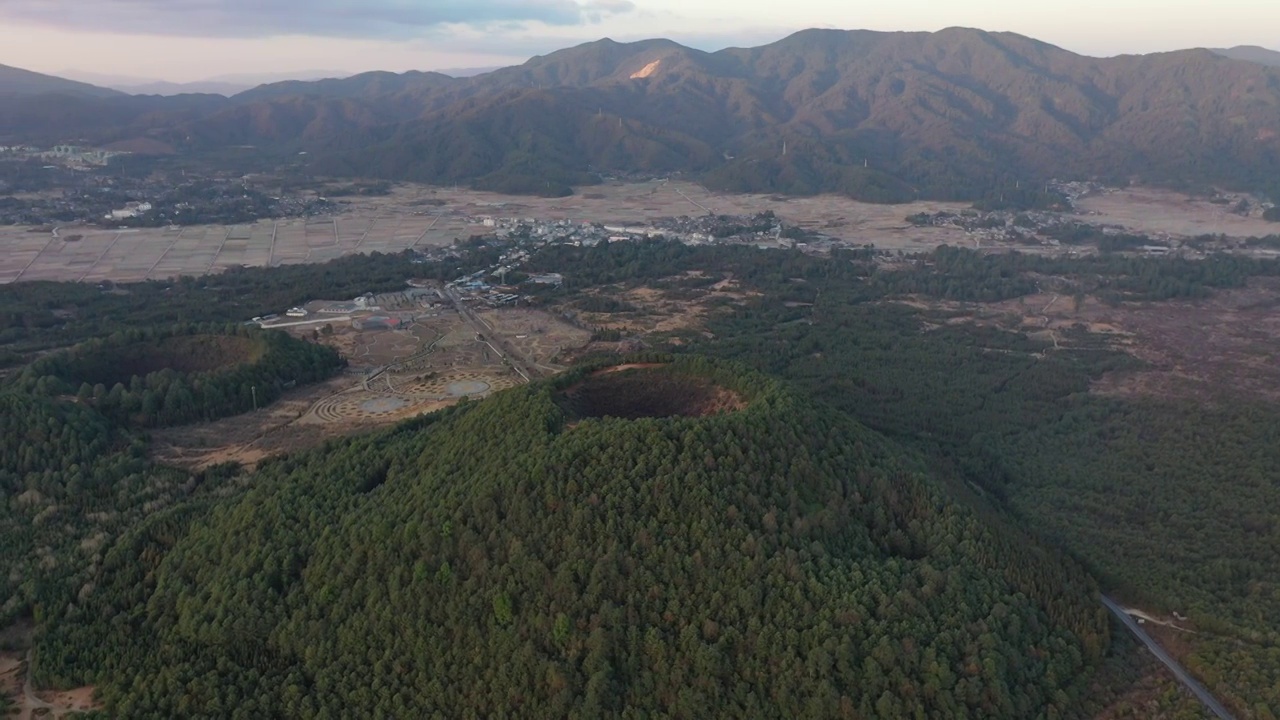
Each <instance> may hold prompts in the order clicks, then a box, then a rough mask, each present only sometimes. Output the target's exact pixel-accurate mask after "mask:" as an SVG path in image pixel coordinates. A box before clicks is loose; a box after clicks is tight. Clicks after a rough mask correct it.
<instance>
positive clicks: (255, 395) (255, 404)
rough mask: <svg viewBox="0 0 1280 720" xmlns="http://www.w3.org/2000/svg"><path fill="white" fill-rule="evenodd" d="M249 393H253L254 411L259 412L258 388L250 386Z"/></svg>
mask: <svg viewBox="0 0 1280 720" xmlns="http://www.w3.org/2000/svg"><path fill="white" fill-rule="evenodd" d="M249 391H250V392H252V393H253V411H254V412H258V386H257V385H252V386H250V387H249Z"/></svg>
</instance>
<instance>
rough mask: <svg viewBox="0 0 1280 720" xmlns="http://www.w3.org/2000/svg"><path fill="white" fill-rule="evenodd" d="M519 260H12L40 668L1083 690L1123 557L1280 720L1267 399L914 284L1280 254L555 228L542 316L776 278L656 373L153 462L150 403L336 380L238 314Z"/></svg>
mask: <svg viewBox="0 0 1280 720" xmlns="http://www.w3.org/2000/svg"><path fill="white" fill-rule="evenodd" d="M498 251H499V249H498V248H497V247H495V246H494V245H492V244H488V245H486V244H484V243H472V244H469V245H468V247H467V249H466V250H465V251H460V252H459V255H458V257H456V258H451V259H450V260H449V261H447V262H443V263H434V264H418V263H415V262H413V258H411V257H409V256H407V255H406V256H370V257H363V258H349V259H344V260H341V261H336V262H334V263H330V264H327V265H316V266H291V267H286V268H278V269H273V270H239V271H234V272H229V273H226V274H224V275H220V276H216V277H209V278H182V279H179V280H176V281H174V282H172V283H156V282H150V283H140V284H135V285H122V286H119V287H115V286H102V287H94V286H86V285H75V284H34V285H24V286H20V287H15V286H10V287H6V288H0V343H2V345H0V360H3V363H0V364H5V365H8V369H7V371H6V372H7V374H6V375H5V376H4V379H3V385H2V386H0V409H2V410H3V413H0V423H2V424H3V425H2V426H0V431H3V435H2V436H0V451H2V454H0V493H3V495H2V496H0V497H2V500H3V502H2V503H0V560H3V562H4V566H5V568H6V569H7V570H8V572H7V573H5V574H3V575H0V596H2V597H3V598H4V601H3V604H0V621H4V622H6V623H7V622H9V621H12V620H15V619H19V618H30V619H33V620H34V621H35V623H36V626H37V649H36V662H35V664H34V668H33V671H34V677H35V680H36V682H37V684H38V685H41V686H54V687H60V686H68V685H72V684H77V683H92V684H94V685H95V686H97V687H98V688H99V690H100V692H101V694H102V697H103V698H104V701H105V702H106V703H107V708H108V709H107V713H108V714H109V715H111V716H120V717H178V716H182V717H185V716H206V717H224V716H243V717H263V716H283V717H338V716H349V715H351V714H356V715H369V716H375V715H378V714H381V715H382V716H405V715H412V716H431V715H433V714H434V715H437V716H440V717H454V716H466V715H467V714H468V713H470V714H472V715H475V716H483V715H498V714H501V713H502V712H508V713H511V714H513V715H524V714H550V715H560V716H577V717H598V716H639V715H647V714H662V713H667V714H675V715H687V716H704V715H706V716H717V715H720V716H733V717H744V716H753V715H775V716H781V715H786V716H833V717H839V716H849V717H900V716H901V717H909V716H919V717H936V716H969V717H1019V718H1021V717H1083V716H1086V715H1088V714H1089V713H1090V712H1092V711H1093V710H1096V709H1097V707H1098V702H1099V698H1097V697H1091V696H1090V692H1091V691H1093V689H1094V688H1096V686H1097V684H1098V683H1099V682H1101V681H1102V680H1104V679H1105V678H1106V677H1109V676H1111V675H1114V674H1115V673H1116V671H1115V670H1114V667H1115V666H1116V665H1117V664H1124V663H1125V662H1127V661H1126V660H1125V659H1124V658H1125V657H1127V656H1118V655H1117V653H1118V652H1119V653H1128V652H1132V650H1131V648H1130V649H1129V650H1123V649H1122V650H1116V648H1117V647H1121V648H1125V647H1129V646H1127V645H1125V643H1123V642H1120V643H1117V642H1116V641H1115V639H1114V638H1113V637H1112V632H1111V630H1110V626H1109V624H1108V622H1107V619H1106V617H1105V615H1104V614H1103V613H1102V611H1101V606H1100V605H1098V604H1097V602H1096V592H1097V590H1096V588H1095V586H1094V583H1095V582H1097V583H1098V584H1100V585H1101V587H1102V588H1103V589H1105V590H1106V591H1108V592H1109V593H1112V594H1113V595H1115V596H1117V597H1119V598H1121V599H1122V600H1125V601H1128V602H1131V603H1134V604H1137V605H1140V606H1141V607H1144V608H1146V609H1149V610H1153V611H1163V612H1174V611H1176V612H1180V613H1182V614H1185V615H1189V616H1190V618H1191V621H1192V622H1194V623H1195V625H1196V626H1197V628H1198V629H1200V630H1201V633H1200V634H1199V635H1196V636H1194V637H1191V638H1189V639H1188V643H1189V645H1190V651H1189V654H1188V655H1187V656H1186V660H1187V663H1186V664H1187V665H1188V666H1189V667H1190V668H1191V669H1192V670H1193V671H1194V672H1196V673H1197V674H1199V675H1200V676H1201V677H1202V679H1204V680H1206V682H1208V684H1209V685H1210V686H1211V687H1212V688H1213V690H1214V692H1215V693H1216V694H1218V695H1219V696H1221V697H1222V698H1223V699H1224V700H1226V701H1227V702H1228V703H1229V704H1230V705H1231V706H1232V708H1233V710H1234V711H1236V712H1237V713H1238V715H1239V716H1240V717H1243V718H1270V717H1274V715H1273V712H1272V708H1276V707H1280V689H1278V688H1280V685H1277V681H1278V679H1280V637H1278V636H1277V634H1276V628H1275V623H1274V618H1275V617H1280V575H1278V574H1277V568H1280V556H1277V550H1276V548H1280V535H1277V533H1280V523H1277V521H1276V515H1275V511H1274V508H1275V507H1278V506H1280V488H1277V486H1276V484H1275V482H1274V478H1275V477H1277V476H1278V475H1280V453H1278V452H1277V450H1276V447H1277V444H1276V442H1275V439H1276V438H1277V437H1278V436H1280V410H1278V409H1277V408H1276V407H1275V406H1274V405H1273V404H1271V403H1269V402H1267V401H1264V400H1261V399H1258V398H1251V397H1241V396H1238V395H1232V394H1231V393H1230V390H1229V388H1224V389H1223V390H1222V392H1223V395H1222V398H1221V399H1220V401H1218V402H1214V403H1212V404H1210V405H1205V404H1203V403H1201V402H1198V401H1193V400H1191V399H1179V398H1176V397H1171V398H1141V397H1138V398H1127V399H1120V398H1109V397H1103V396H1099V395H1096V394H1092V393H1090V387H1091V385H1092V384H1093V383H1094V382H1095V381H1096V380H1097V379H1098V378H1100V377H1102V376H1103V375H1104V374H1106V373H1109V372H1115V371H1123V370H1126V369H1132V368H1135V367H1137V365H1138V363H1137V361H1136V360H1134V359H1133V358H1132V357H1130V356H1129V355H1126V354H1124V353H1121V352H1119V351H1117V350H1116V349H1114V348H1113V347H1111V346H1110V345H1109V344H1108V343H1107V342H1106V341H1105V340H1104V339H1101V338H1095V337H1092V336H1089V335H1088V334H1087V333H1084V332H1083V331H1081V332H1080V333H1078V334H1077V335H1076V336H1073V338H1072V339H1073V342H1074V349H1073V351H1072V352H1070V353H1060V352H1049V351H1048V348H1047V347H1046V346H1045V344H1044V342H1042V341H1039V340H1035V339H1033V338H1030V337H1027V336H1024V335H1022V334H1018V333H1012V332H1005V331H1002V330H998V329H995V328H992V327H981V326H976V325H970V324H963V323H962V324H955V323H948V322H945V320H946V318H945V317H943V316H941V315H940V314H939V312H938V311H929V310H921V309H918V308H917V307H911V306H907V305H904V304H900V303H897V302H894V300H895V299H898V298H903V297H908V296H909V297H915V298H927V299H935V300H945V301H949V302H953V303H985V302H991V301H998V300H1007V299H1012V298H1017V297H1020V296H1023V295H1027V294H1031V293H1034V292H1037V291H1038V290H1039V289H1040V288H1041V286H1042V285H1043V284H1044V283H1047V282H1054V283H1056V284H1055V286H1054V292H1057V293H1060V294H1062V295H1066V296H1070V295H1073V294H1074V295H1080V296H1084V295H1091V296H1095V297H1099V298H1102V299H1104V300H1105V301H1106V302H1109V303H1114V304H1124V303H1134V302H1144V303H1151V302H1162V301H1165V300H1170V299H1196V298H1203V297H1209V296H1211V295H1212V294H1213V293H1215V292H1219V291H1220V290H1222V289H1225V288H1235V287H1241V286H1243V285H1244V284H1246V283H1248V282H1249V281H1250V279H1251V278H1257V277H1260V276H1273V275H1277V274H1280V264H1277V263H1276V262H1274V261H1258V260H1249V259H1244V258H1239V257H1235V256H1215V257H1211V258H1209V259H1207V260H1205V261H1202V262H1189V261H1182V260H1178V259H1176V258H1130V257H1124V256H1122V255H1118V254H1107V255H1099V256H1095V257H1084V258H1045V257H1036V256H1027V255H1019V254H1008V255H982V254H979V253H974V252H970V251H966V250H959V249H954V248H942V249H939V250H938V251H936V252H933V253H929V254H925V255H919V256H914V257H906V258H895V259H893V261H892V262H890V263H888V264H885V263H884V262H882V261H883V260H884V258H877V257H876V254H875V252H874V251H872V250H865V251H858V252H840V253H837V254H835V255H834V256H833V257H830V258H818V257H813V256H809V255H805V254H802V253H799V252H794V251H760V250H756V249H753V248H745V247H731V246H706V247H688V246H684V245H681V244H679V243H673V242H663V241H655V242H649V243H612V244H606V245H601V246H597V247H595V248H565V247H552V248H547V249H545V250H542V251H541V252H539V253H538V254H537V255H536V256H535V257H534V260H533V262H532V264H531V265H530V267H528V268H527V269H528V270H530V271H543V270H545V271H551V272H561V273H563V274H564V275H565V278H566V281H565V283H564V285H563V286H562V287H560V288H558V289H544V290H541V291H540V292H541V293H542V295H543V297H542V300H543V301H544V302H546V303H548V304H551V305H556V304H559V303H563V304H565V305H566V306H568V307H579V308H584V309H588V310H592V309H594V310H593V311H596V312H614V313H618V314H620V315H622V316H625V315H626V313H628V312H635V311H636V308H634V307H633V306H631V305H629V304H627V303H626V302H625V301H621V300H618V301H617V302H609V298H610V297H611V296H612V295H614V294H616V293H615V291H620V290H623V289H626V288H628V287H633V286H637V285H641V284H643V285H645V286H648V287H651V288H656V289H659V290H662V291H664V292H666V293H668V294H669V295H671V296H673V297H683V296H686V295H687V296H688V297H697V296H698V295H699V293H701V292H703V290H704V289H705V288H706V287H708V286H710V285H712V284H714V283H716V282H718V281H719V280H721V279H724V278H727V277H732V278H733V279H734V281H735V282H737V283H739V284H740V285H741V287H743V288H744V289H746V290H750V291H751V293H750V294H748V295H746V296H744V298H745V299H744V300H742V301H741V302H737V303H729V304H724V305H721V306H720V307H719V309H718V310H717V311H716V312H714V313H712V314H711V315H710V316H709V318H708V320H707V331H708V332H707V333H706V334H702V333H685V334H684V335H683V336H681V337H680V338H679V341H680V342H679V344H678V345H675V346H673V347H672V349H673V350H674V351H675V352H676V353H677V357H676V358H675V361H674V362H668V361H670V360H671V359H672V358H670V357H667V356H661V357H649V358H633V359H639V360H650V361H655V362H662V363H665V369H647V370H644V372H652V373H656V374H654V375H643V374H625V373H624V374H623V376H622V377H623V378H625V381H624V380H619V382H618V383H617V384H611V383H613V379H608V381H607V382H606V381H605V380H600V379H599V377H598V376H595V375H593V374H592V373H594V372H596V371H597V370H598V366H586V367H582V368H579V369H577V370H575V371H573V372H571V373H570V374H568V375H566V376H562V377H560V378H557V379H556V380H554V381H550V382H546V383H542V384H536V385H532V386H528V387H525V388H520V389H517V390H513V391H509V392H508V393H504V394H502V395H499V396H497V397H495V398H492V399H490V400H487V401H483V402H480V403H474V402H470V403H463V404H462V405H460V406H458V407H456V408H454V409H452V410H449V411H445V412H442V413H437V414H435V415H432V416H428V417H425V418H421V419H418V420H414V421H411V422H409V423H406V424H404V425H402V426H399V427H397V428H395V429H393V430H389V431H385V432H382V433H378V434H374V435H370V436H365V437H360V438H354V439H350V440H344V441H334V442H332V443H330V444H329V445H328V446H326V447H325V448H323V449H320V450H316V451H311V452H306V453H299V454H296V455H292V456H286V457H282V458H277V459H274V460H268V461H266V462H265V463H263V464H262V466H261V467H260V468H259V469H258V470H257V471H256V472H254V473H253V474H252V475H247V474H245V473H243V472H242V471H240V470H239V469H238V468H236V467H215V468H211V469H209V470H207V471H205V472H203V473H199V474H197V475H192V474H191V473H188V472H184V471H179V470H176V469H172V468H167V467H163V466H160V465H157V464H155V463H154V462H153V461H151V460H150V459H149V457H148V453H147V442H148V441H147V437H146V435H145V429H146V428H148V427H156V426H163V425H170V424H175V423H185V422H192V421H198V420H203V419H206V418H210V417H217V416H222V415H227V414H233V413H237V412H243V411H245V410H249V409H251V407H252V393H251V394H250V395H249V396H248V402H249V404H248V405H246V396H245V395H244V392H243V391H244V387H245V385H246V384H248V385H249V387H257V388H258V392H260V393H261V392H263V391H264V389H272V388H274V389H275V390H276V391H278V390H279V389H281V388H282V387H283V386H284V385H285V384H287V383H289V382H295V381H301V382H305V381H307V380H308V379H317V378H319V377H323V376H324V375H325V374H326V373H328V372H331V371H332V370H333V369H334V367H336V365H335V362H336V360H337V359H336V357H334V356H332V355H331V354H327V351H323V350H322V349H321V348H318V347H317V346H314V345H310V344H307V343H302V342H297V341H290V342H289V343H284V341H283V340H282V339H280V338H277V337H276V336H274V335H272V334H270V333H261V332H260V331H256V330H249V329H246V328H243V327H240V326H238V325H236V324H234V323H236V322H238V321H242V320H243V319H244V318H246V317H249V316H252V315H255V314H261V313H262V312H265V311H269V310H272V309H278V308H279V307H283V306H287V305H290V304H295V303H297V302H301V301H303V300H306V299H309V298H311V297H316V296H331V297H349V296H354V295H357V294H360V293H363V292H366V291H370V290H372V291H379V290H390V289H395V288H398V287H402V286H403V282H404V280H405V279H406V278H408V277H434V278H451V277H456V276H457V275H458V274H459V273H460V271H461V270H463V269H467V270H470V269H472V268H475V267H483V266H485V265H486V264H488V263H489V262H492V260H493V258H495V257H496V254H497V253H498ZM690 271H698V273H697V274H692V273H691V272H690ZM228 323H231V324H228ZM612 332H615V333H619V331H612ZM619 334H620V335H621V334H625V333H619ZM657 341H660V340H655V342H657ZM215 347H216V348H217V349H218V350H217V352H212V348H215ZM218 353H222V354H218ZM108 358H111V359H113V360H110V361H109V360H108ZM157 358H160V360H157ZM707 358H717V359H716V360H709V359H707ZM197 359H198V361H197ZM609 362H611V363H616V362H618V360H617V358H614V359H613V360H611V361H609ZM747 368H751V369H750V370H748V369H747ZM637 372H638V371H637ZM663 373H666V375H663ZM600 383H603V385H601V384H600ZM690 383H693V384H692V385H691V384H690ZM698 383H710V385H698ZM653 387H675V388H679V392H677V393H675V395H678V396H679V397H681V398H683V400H682V401H681V402H674V403H673V401H671V399H670V398H665V399H661V401H660V402H659V401H658V400H653V401H652V402H650V401H648V400H645V398H646V397H648V396H647V395H646V392H647V391H648V390H649V389H651V388H653ZM602 388H603V389H602ZM171 397H172V402H170V398H171ZM219 397H221V398H222V402H221V404H219V402H217V400H218V398H219ZM259 397H260V400H262V401H263V402H267V401H269V399H270V397H273V396H271V395H265V396H264V395H260V396H259ZM609 398H614V399H617V398H622V405H623V406H622V407H619V406H618V405H616V404H612V405H611V404H610V402H608V401H607V400H608V399H609ZM650 399H651V400H652V398H650ZM694 406H696V407H697V408H700V410H699V411H698V412H690V411H689V408H690V407H694ZM703 412H710V414H706V415H703V414H702V413H703ZM621 418H633V419H621ZM1126 672H1127V671H1126ZM1121 674H1122V673H1121ZM353 708H355V709H353ZM236 713H239V715H236Z"/></svg>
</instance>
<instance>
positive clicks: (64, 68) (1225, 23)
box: [0, 0, 1280, 82]
mask: <svg viewBox="0 0 1280 720" xmlns="http://www.w3.org/2000/svg"><path fill="white" fill-rule="evenodd" d="M847 7H848V6H847V4H845V3H840V2H836V1H835V0H793V2H789V3H786V4H785V5H777V4H771V5H766V4H763V3H751V4H747V5H745V6H744V5H743V4H741V3H730V2H728V1H727V0H702V1H700V2H696V3H689V2H680V1H679V0H468V1H463V0H419V1H418V2H413V1H412V0H410V1H409V2H406V1H405V0H307V1H306V2H304V1H303V0H258V1H256V2H251V1H249V0H225V1H224V2H220V3H216V4H211V3H207V2H197V1H196V0H134V2H131V3H127V4H121V3H115V2H108V1H106V0H64V2H59V3H56V4H54V3H49V2H47V1H46V0H0V20H2V21H3V23H0V25H2V26H0V45H2V46H3V47H4V48H5V51H4V53H3V56H2V57H0V63H3V64H7V65H14V66H18V67H22V68H26V69H30V70H35V71H38V72H45V73H51V74H66V75H76V74H80V75H81V76H87V75H89V74H93V75H94V76H96V77H98V78H106V77H110V78H115V79H116V80H115V82H127V81H128V80H131V79H134V80H139V81H147V80H165V81H171V82H189V81H195V80H207V79H210V78H217V77H219V76H226V75H236V74H239V75H253V76H265V75H271V76H280V77H284V76H303V75H305V76H308V77H318V76H321V75H328V74H354V73H358V72H364V71H368V70H391V71H397V72H400V71H405V70H411V69H417V70H431V69H449V68H486V67H494V66H501V65H511V64H517V63H520V62H523V61H525V60H526V59H528V58H529V57H530V56H533V55H539V54H545V53H547V52H551V51H554V50H557V49H560V48H563V47H568V46H572V45H577V44H580V43H583V42H589V41H591V40H596V39H599V38H602V37H612V38H613V39H615V40H619V41H633V40H640V39H644V38H650V37H664V38H670V39H672V40H675V41H677V42H680V43H683V44H686V45H689V46H691V47H695V48H699V49H703V50H718V49H721V48H725V47H731V46H753V45H761V44H764V43H768V42H772V41H774V40H778V39H780V38H782V37H784V36H786V35H788V34H790V33H792V32H795V31H797V30H800V29H804V28H808V27H838V28H848V29H852V28H857V29H869V30H881V31H898V30H901V31H934V30H940V29H942V28H945V27H951V26H966V27H977V28H982V29H984V30H992V31H1009V32H1016V33H1019V34H1022V35H1027V36H1030V37H1034V38H1036V39H1038V40H1043V41H1045V42H1049V43H1053V44H1055V45H1059V46H1061V47H1063V48H1066V49H1068V50H1071V51H1073V52H1077V53H1082V54H1085V55H1095V56H1109V55H1117V54H1126V53H1147V52H1159V51H1167V50H1177V49H1183V48H1190V47H1232V46H1237V45H1258V46H1262V47H1267V48H1271V49H1280V45H1278V44H1277V41H1276V39H1275V33H1274V29H1275V28H1277V27H1280V4H1268V5H1267V6H1265V7H1263V6H1262V5H1261V4H1260V3H1257V2H1254V0H1221V1H1220V2H1219V3H1218V4H1217V5H1216V9H1215V12H1214V13H1212V14H1208V13H1206V12H1205V9H1204V4H1203V2H1188V1H1186V0H1168V1H1164V2H1153V1H1152V0H1110V1H1104V0H1081V2H1077V3H1071V4H1066V3H1061V4H1058V5H1056V6H1046V5H1043V4H1034V5H1033V4H1028V3H1024V2H1013V1H1012V0H983V1H981V2H970V3H964V4H963V5H961V4H958V3H952V2H945V3H944V2H939V1H938V0H901V1H900V2H897V3H894V4H892V5H891V6H886V7H877V8H868V9H865V10H860V11H859V12H857V13H851V12H849V11H848V9H847ZM1104 21H1105V22H1104ZM1268 29H1269V30H1268ZM318 68H319V69H320V70H318ZM85 79H90V78H88V77H85ZM91 81H92V80H91ZM98 81H99V82H103V81H102V80H101V79H99V80H98Z"/></svg>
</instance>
